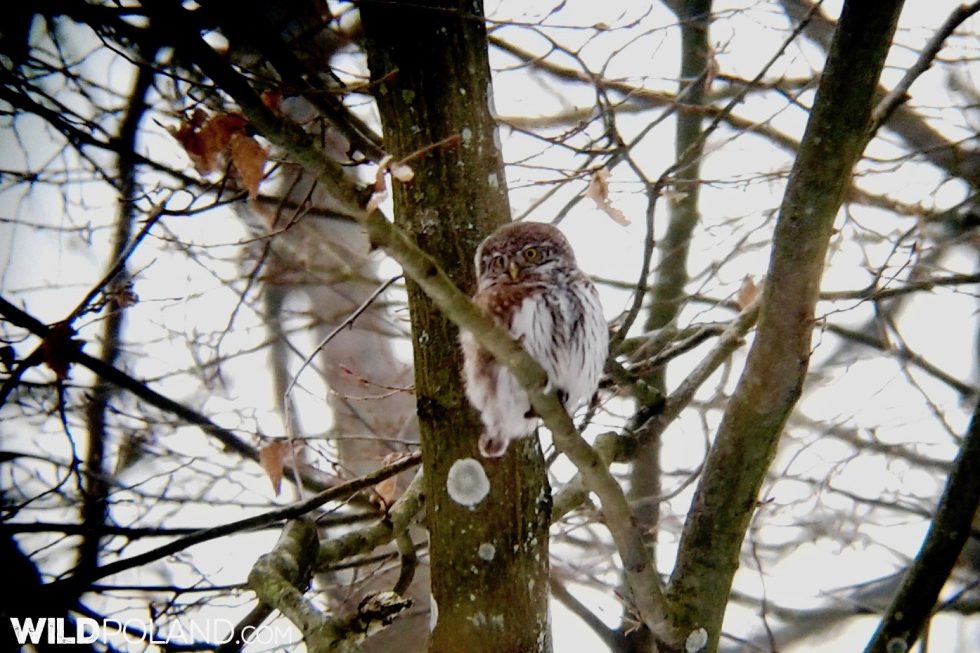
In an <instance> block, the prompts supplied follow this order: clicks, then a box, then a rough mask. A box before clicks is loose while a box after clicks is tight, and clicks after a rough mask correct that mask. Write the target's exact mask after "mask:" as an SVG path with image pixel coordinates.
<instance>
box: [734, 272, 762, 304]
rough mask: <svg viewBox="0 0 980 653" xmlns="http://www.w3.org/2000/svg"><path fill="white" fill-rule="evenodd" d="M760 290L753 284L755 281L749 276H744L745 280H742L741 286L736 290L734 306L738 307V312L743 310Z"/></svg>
mask: <svg viewBox="0 0 980 653" xmlns="http://www.w3.org/2000/svg"><path fill="white" fill-rule="evenodd" d="M760 290H761V288H760V287H759V286H757V285H756V284H755V279H753V278H752V276H751V275H748V274H747V275H745V278H744V279H742V285H741V286H740V287H739V289H738V295H736V296H735V305H736V306H738V308H739V310H742V309H744V308H745V307H746V306H748V305H749V304H751V303H752V302H753V301H754V300H755V298H756V297H758V296H759V292H760Z"/></svg>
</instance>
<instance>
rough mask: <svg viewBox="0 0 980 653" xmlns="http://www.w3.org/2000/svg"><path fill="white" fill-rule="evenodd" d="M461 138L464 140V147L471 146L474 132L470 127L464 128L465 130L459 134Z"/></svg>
mask: <svg viewBox="0 0 980 653" xmlns="http://www.w3.org/2000/svg"><path fill="white" fill-rule="evenodd" d="M459 137H460V138H462V139H463V145H469V144H470V141H472V140H473V130H472V129H470V128H469V127H463V130H462V131H461V132H459Z"/></svg>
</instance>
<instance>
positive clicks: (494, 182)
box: [487, 172, 500, 190]
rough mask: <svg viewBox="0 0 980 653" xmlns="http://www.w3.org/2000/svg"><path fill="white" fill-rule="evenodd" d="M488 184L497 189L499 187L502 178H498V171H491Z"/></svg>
mask: <svg viewBox="0 0 980 653" xmlns="http://www.w3.org/2000/svg"><path fill="white" fill-rule="evenodd" d="M487 185H488V186H490V188H492V189H494V190H496V189H497V187H498V186H500V180H499V179H497V173H496V172H491V173H490V174H489V175H487Z"/></svg>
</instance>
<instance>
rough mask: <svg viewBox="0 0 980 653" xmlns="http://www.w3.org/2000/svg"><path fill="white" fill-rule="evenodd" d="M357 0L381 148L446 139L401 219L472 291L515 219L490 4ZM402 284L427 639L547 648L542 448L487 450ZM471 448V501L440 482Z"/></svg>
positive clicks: (420, 174)
mask: <svg viewBox="0 0 980 653" xmlns="http://www.w3.org/2000/svg"><path fill="white" fill-rule="evenodd" d="M360 6H361V16H362V20H363V23H364V31H365V35H366V37H367V51H368V63H369V66H370V69H371V75H372V78H373V79H375V80H384V81H383V82H381V83H379V85H378V87H377V90H376V97H377V101H378V107H379V110H380V113H381V118H382V123H383V125H384V138H385V148H386V149H387V150H388V151H389V152H391V153H392V154H393V155H394V156H395V157H396V158H402V157H406V156H409V155H411V154H412V153H414V152H418V151H420V150H424V149H426V148H430V146H432V145H433V144H436V143H440V142H444V144H443V145H441V146H437V147H432V148H431V149H428V150H427V151H426V152H425V153H424V154H421V155H420V156H418V157H416V158H414V159H412V160H411V162H410V165H411V167H412V168H413V170H414V171H415V178H414V180H413V181H412V182H411V183H408V184H400V183H397V182H396V184H395V187H394V203H395V215H396V222H397V224H398V225H399V226H400V227H401V228H402V229H403V230H404V231H405V232H406V233H407V234H408V235H409V236H410V237H411V238H412V239H413V240H414V241H415V242H416V243H417V244H418V245H419V247H420V248H422V249H423V250H424V251H426V252H428V253H429V254H430V255H432V256H433V257H434V258H435V259H436V260H437V261H438V262H439V264H440V266H441V267H442V269H443V270H445V272H446V273H447V274H448V275H449V277H450V278H451V279H452V280H453V281H454V282H455V283H456V284H457V285H458V286H459V287H461V288H463V289H464V291H466V292H471V291H472V290H473V279H474V271H473V252H474V251H475V249H476V246H477V244H478V243H479V242H480V240H481V239H482V238H484V237H485V236H486V235H487V234H488V233H490V232H491V231H493V229H494V228H496V227H497V226H499V225H500V224H503V223H504V222H507V221H508V220H509V219H510V210H509V206H508V202H507V195H506V180H505V177H504V171H503V164H502V160H501V156H500V151H499V147H498V145H497V139H496V135H495V130H496V124H495V122H494V119H493V115H492V112H491V107H492V89H491V80H490V68H489V62H488V59H487V42H486V28H485V23H484V19H483V7H482V3H480V2H457V1H449V0H426V1H424V2H411V3H409V2H384V3H375V2H363V3H361V5H360ZM446 139H452V140H451V141H449V142H448V143H447V142H445V141H446ZM408 294H409V309H410V313H411V322H412V338H413V343H414V352H415V392H416V399H417V403H418V416H419V422H420V424H419V426H420V431H421V438H422V453H423V459H424V466H425V480H426V483H425V495H426V510H427V526H428V529H429V536H430V542H429V556H430V565H431V576H432V597H433V600H434V602H435V605H434V606H433V611H434V616H433V623H434V630H433V632H432V634H431V641H430V646H429V650H430V651H438V652H439V653H443V652H446V651H467V652H480V651H487V652H488V653H489V652H491V651H492V652H504V651H515V652H516V651H550V649H551V643H550V628H549V623H548V524H549V521H550V507H551V499H550V489H549V488H548V484H547V478H546V475H545V470H544V461H543V457H542V455H541V451H540V449H539V447H538V446H537V443H536V441H534V440H527V441H523V442H519V443H515V445H512V447H511V451H509V452H508V454H507V455H506V456H505V457H503V458H501V459H499V460H487V459H484V458H481V457H480V455H479V453H478V451H477V447H476V442H477V437H478V435H479V432H480V423H479V420H478V418H477V416H476V414H475V413H474V411H473V410H472V409H471V408H470V406H469V405H468V402H467V401H466V398H465V396H464V394H463V387H462V382H461V380H460V374H459V370H460V363H461V359H460V352H459V347H458V346H457V337H458V331H457V328H456V327H455V326H454V325H453V324H452V323H451V322H450V321H449V320H448V319H447V318H446V317H445V316H444V315H443V314H442V313H441V312H440V311H439V310H438V308H436V306H435V305H434V304H433V303H432V301H431V300H430V299H429V298H428V297H427V296H426V295H425V294H424V293H423V292H422V291H421V290H420V288H419V287H418V286H417V285H416V284H415V283H414V282H412V281H411V280H409V281H408ZM464 458H473V459H474V460H476V461H477V462H479V463H480V464H481V465H482V467H483V469H484V470H485V472H486V475H487V478H488V481H489V484H490V491H489V494H488V495H487V496H486V497H485V498H483V499H482V500H481V501H480V502H479V503H477V504H476V505H474V506H472V507H470V506H466V505H461V504H460V503H457V502H455V501H454V500H453V499H452V498H451V497H450V496H449V494H448V493H447V490H446V481H447V477H448V475H449V470H450V468H451V467H452V465H453V463H455V462H456V461H458V460H461V459H464Z"/></svg>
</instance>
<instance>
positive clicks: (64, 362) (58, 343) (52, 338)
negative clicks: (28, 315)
mask: <svg viewBox="0 0 980 653" xmlns="http://www.w3.org/2000/svg"><path fill="white" fill-rule="evenodd" d="M81 344H82V343H81V342H79V341H78V340H76V339H75V329H73V328H72V326H71V325H70V324H69V323H67V322H58V323H57V324H53V325H51V328H50V329H49V330H48V335H47V336H46V337H45V338H44V342H42V343H41V355H42V356H43V357H44V364H45V365H47V366H48V367H49V368H50V369H51V371H52V372H54V374H55V376H56V377H58V380H59V381H64V380H65V379H67V378H68V370H69V369H70V368H71V364H72V362H74V356H75V353H76V352H78V350H80V349H81V348H82V347H81Z"/></svg>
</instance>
